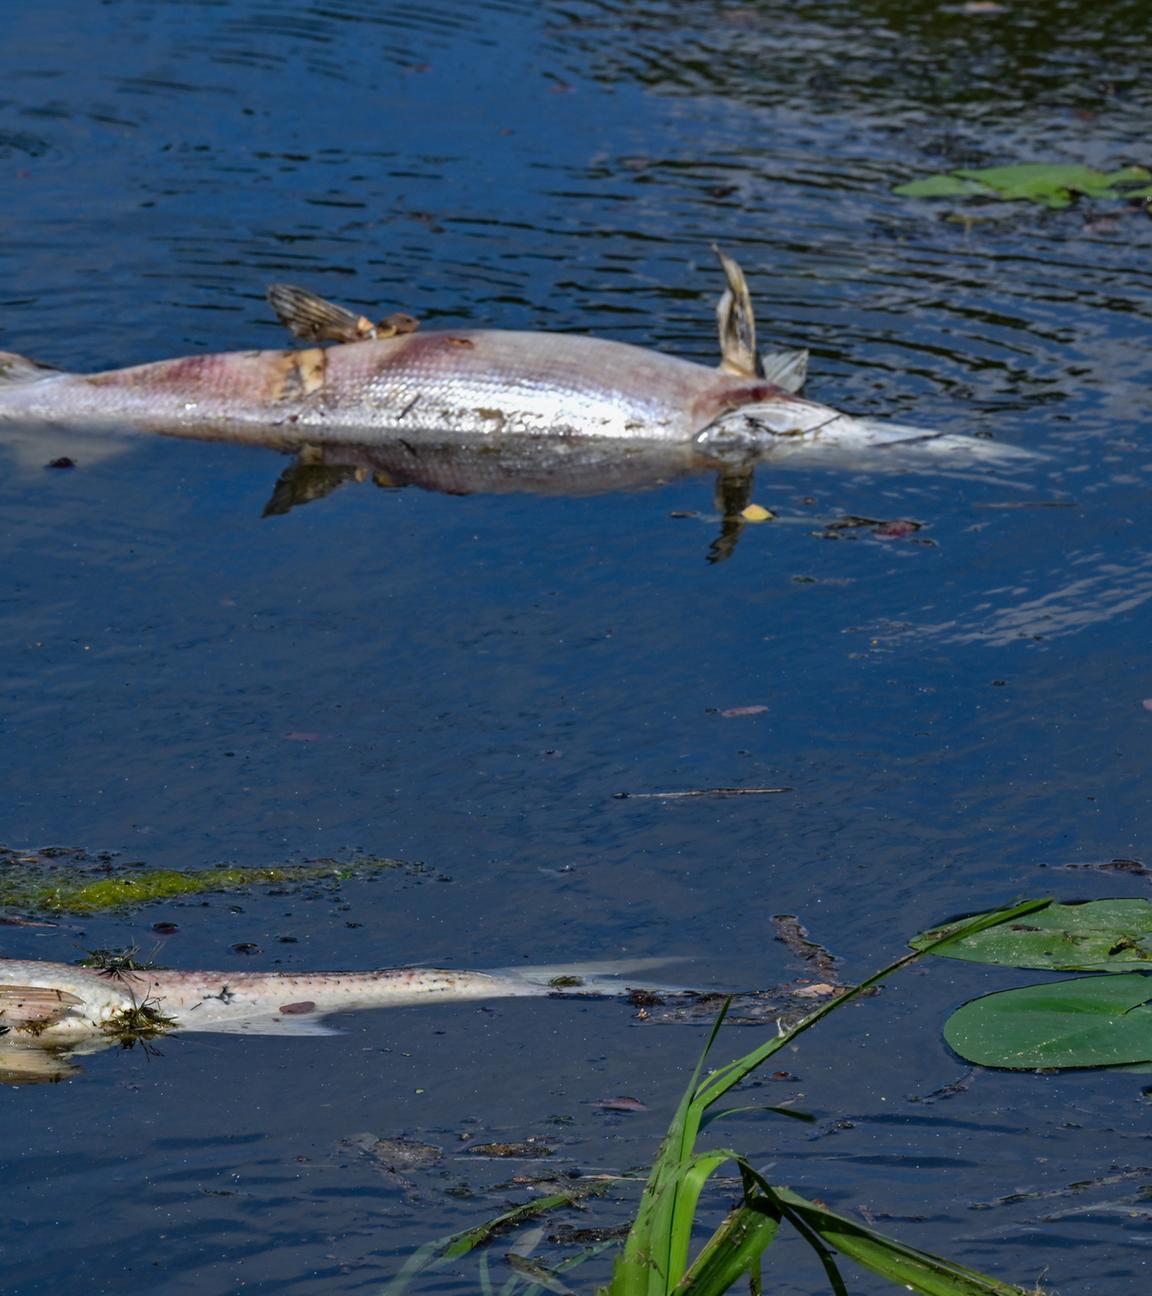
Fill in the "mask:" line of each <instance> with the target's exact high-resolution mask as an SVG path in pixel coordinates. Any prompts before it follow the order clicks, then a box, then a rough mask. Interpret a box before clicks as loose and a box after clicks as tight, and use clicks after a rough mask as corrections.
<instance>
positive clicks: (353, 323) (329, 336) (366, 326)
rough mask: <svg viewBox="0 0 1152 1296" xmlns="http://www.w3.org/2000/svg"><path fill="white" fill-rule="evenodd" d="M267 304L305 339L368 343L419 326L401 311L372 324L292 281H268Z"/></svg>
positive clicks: (293, 334) (294, 331)
mask: <svg viewBox="0 0 1152 1296" xmlns="http://www.w3.org/2000/svg"><path fill="white" fill-rule="evenodd" d="M268 303H269V305H270V306H271V307H272V309H273V310H274V311H275V312H276V318H277V319H278V320H279V321H280V323H281V324H283V325H284V327H285V328H286V329H287V330H288V331H289V332H290V333H291V334H292V336H293V337H298V338H302V339H304V341H306V342H367V341H371V340H372V339H376V338H388V337H395V336H396V335H397V334H399V333H415V332H416V330H417V329H418V328H419V327H420V324H419V321H418V320H416V319H415V318H414V317H413V316H411V315H404V314H401V313H398V314H395V315H389V316H388V317H387V319H382V320H380V322H379V323H377V324H373V323H372V321H371V320H370V319H369V318H368V316H367V315H358V314H357V313H356V312H355V311H350V310H346V309H345V308H344V307H343V306H337V305H336V303H335V302H330V301H325V300H324V298H323V297H318V296H317V295H316V294H315V293H314V292H309V291H308V289H307V288H298V287H297V286H296V285H295V284H269V285H268Z"/></svg>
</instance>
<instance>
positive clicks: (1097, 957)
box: [908, 900, 1152, 972]
mask: <svg viewBox="0 0 1152 1296" xmlns="http://www.w3.org/2000/svg"><path fill="white" fill-rule="evenodd" d="M964 921H966V922H967V921H971V920H970V919H965V920H964ZM962 925H963V923H950V924H948V925H947V926H944V927H938V928H936V929H935V930H933V931H928V932H923V933H921V934H920V935H919V936H916V937H914V938H913V939H912V940H911V941H909V942H908V943H909V944H910V945H911V946H912V948H913V949H923V947H924V946H925V945H928V944H929V943H931V942H932V941H934V940H938V939H939V938H940V937H941V936H946V935H947V934H948V933H949V932H950V931H955V930H956V929H957V928H958V927H961V926H962ZM938 957H940V958H951V959H964V960H966V961H967V962H969V963H999V964H1003V965H1005V966H1007V967H1021V968H1045V969H1048V970H1050V971H1054V972H1130V971H1132V970H1133V969H1135V968H1144V969H1146V970H1148V971H1152V901H1148V900H1090V901H1088V902H1087V903H1086V904H1054V905H1049V906H1048V908H1047V909H1041V910H1040V911H1039V912H1038V913H1033V914H1029V915H1028V916H1027V917H1026V918H1022V919H1021V920H1020V921H1019V922H1014V923H1005V924H1004V925H1003V926H1000V927H990V928H989V929H988V930H987V931H982V932H977V933H976V934H975V935H974V936H966V937H965V938H964V939H963V940H959V941H956V942H954V943H953V944H951V945H946V946H945V947H944V948H943V949H942V950H940V951H939V953H938Z"/></svg>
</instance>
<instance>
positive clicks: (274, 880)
mask: <svg viewBox="0 0 1152 1296" xmlns="http://www.w3.org/2000/svg"><path fill="white" fill-rule="evenodd" d="M384 870H400V871H403V872H405V873H409V874H424V873H425V872H426V870H425V869H424V867H423V865H420V864H409V863H405V862H404V861H403V860H394V859H387V858H384V857H380V856H357V857H356V858H354V859H353V860H351V861H349V862H341V861H338V860H333V859H321V860H308V861H306V862H305V863H303V864H282V865H274V866H266V867H257V868H243V867H214V868H206V869H195V870H193V869H150V868H148V867H147V865H146V864H144V863H143V862H141V861H133V862H128V863H119V862H117V861H116V859H115V857H114V856H112V855H109V854H100V855H95V856H93V855H89V854H88V852H87V851H84V850H81V849H79V848H75V847H45V848H44V849H41V850H35V851H15V850H10V849H7V848H4V847H0V907H5V908H10V909H20V910H24V911H35V912H48V913H74V914H87V913H103V912H108V911H110V910H116V909H127V908H132V907H135V906H137V905H144V904H151V903H154V902H156V901H160V900H174V899H182V898H184V897H186V896H196V895H204V894H206V893H211V892H220V891H244V890H248V889H250V888H252V887H258V886H292V887H296V886H308V885H326V886H338V885H339V884H340V883H341V882H343V881H346V880H348V879H352V878H366V877H371V876H373V875H375V874H377V873H380V872H381V871H384Z"/></svg>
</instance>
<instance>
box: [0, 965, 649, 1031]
mask: <svg viewBox="0 0 1152 1296" xmlns="http://www.w3.org/2000/svg"><path fill="white" fill-rule="evenodd" d="M665 962H666V960H661V959H654V960H633V961H618V962H611V963H585V964H574V965H564V966H556V967H526V968H497V969H494V970H492V971H489V972H462V971H461V972H457V971H444V970H440V969H436V968H391V969H386V970H383V971H376V972H302V973H291V972H171V971H162V970H158V969H151V968H133V969H129V970H125V971H119V972H117V973H116V974H115V975H114V976H113V975H108V974H107V973H104V972H101V971H97V970H93V969H90V968H83V967H74V966H72V965H70V964H67V963H46V962H40V961H36V960H21V959H0V1030H2V1031H3V1032H4V1035H3V1036H2V1037H0V1038H2V1039H3V1042H4V1043H5V1044H18V1043H26V1044H31V1045H36V1046H38V1047H41V1048H46V1047H68V1046H71V1045H76V1044H79V1043H82V1042H83V1041H86V1040H98V1039H100V1038H101V1037H104V1038H106V1039H110V1040H111V1039H115V1038H116V1037H117V1036H118V1035H120V1034H123V1033H124V1032H125V1030H126V1029H130V1027H131V1025H132V1024H133V1023H134V1022H135V1020H136V1018H137V1015H138V1014H139V1012H140V1010H141V1009H146V1010H148V1011H149V1012H150V1013H151V1014H152V1015H153V1018H154V1020H155V1021H156V1022H157V1023H158V1025H159V1026H160V1029H162V1030H188V1031H213V1032H219V1031H224V1032H228V1033H246V1034H255V1035H324V1034H331V1033H332V1032H331V1030H330V1028H329V1027H327V1026H325V1025H324V1024H323V1019H324V1018H325V1017H326V1016H328V1015H329V1014H332V1013H342V1012H353V1011H358V1010H360V1009H366V1008H394V1007H402V1006H404V1005H409V1004H424V1003H437V1002H444V1001H462V1000H478V999H504V998H516V997H522V996H528V995H536V996H539V995H554V996H573V995H575V996H582V995H584V996H586V995H598V996H602V995H611V996H623V995H626V994H628V993H629V987H628V985H627V984H626V983H625V982H622V981H620V980H618V979H615V980H614V979H612V978H618V977H620V976H621V975H624V974H626V973H628V972H641V971H644V970H646V969H649V968H651V967H653V966H659V965H662V964H664V963H665Z"/></svg>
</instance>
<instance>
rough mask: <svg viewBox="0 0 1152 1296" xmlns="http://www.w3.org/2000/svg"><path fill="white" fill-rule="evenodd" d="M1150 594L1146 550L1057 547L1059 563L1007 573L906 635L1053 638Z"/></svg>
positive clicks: (994, 643)
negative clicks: (1123, 558)
mask: <svg viewBox="0 0 1152 1296" xmlns="http://www.w3.org/2000/svg"><path fill="white" fill-rule="evenodd" d="M1149 599H1152V553H1145V554H1141V555H1140V557H1139V558H1137V559H1136V560H1135V561H1130V562H1118V561H1117V560H1116V557H1115V555H1114V554H1112V553H1110V552H1109V551H1108V550H1105V549H1099V548H1097V549H1089V550H1081V551H1072V552H1068V553H1061V554H1060V555H1059V565H1058V566H1053V567H1051V568H1049V569H1047V570H1042V571H1039V572H1037V571H1027V572H1015V573H1013V581H1012V583H1011V584H1010V585H1000V586H993V587H992V588H990V589H987V590H981V591H980V594H979V595H978V596H977V597H976V598H975V599H971V598H969V599H965V600H964V604H966V606H964V605H962V606H961V607H960V608H959V609H958V615H957V616H956V617H954V618H951V619H949V620H947V621H938V622H930V621H929V622H925V623H922V624H918V625H916V626H915V627H914V628H909V629H907V630H906V631H905V632H904V633H903V635H901V636H897V637H907V638H910V639H928V640H936V641H939V642H943V643H952V644H985V645H987V646H989V647H1005V646H1007V645H1009V644H1013V643H1016V642H1018V641H1019V640H1021V639H1037V640H1043V639H1056V638H1060V637H1061V636H1064V635H1071V634H1076V633H1077V632H1078V631H1080V630H1085V629H1087V628H1088V627H1090V626H1096V625H1101V624H1104V623H1106V622H1109V621H1115V620H1117V619H1118V618H1121V617H1124V616H1125V615H1127V614H1129V613H1131V612H1135V611H1137V609H1139V608H1141V607H1142V606H1143V605H1144V604H1145V603H1147V602H1148V600H1149Z"/></svg>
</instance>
